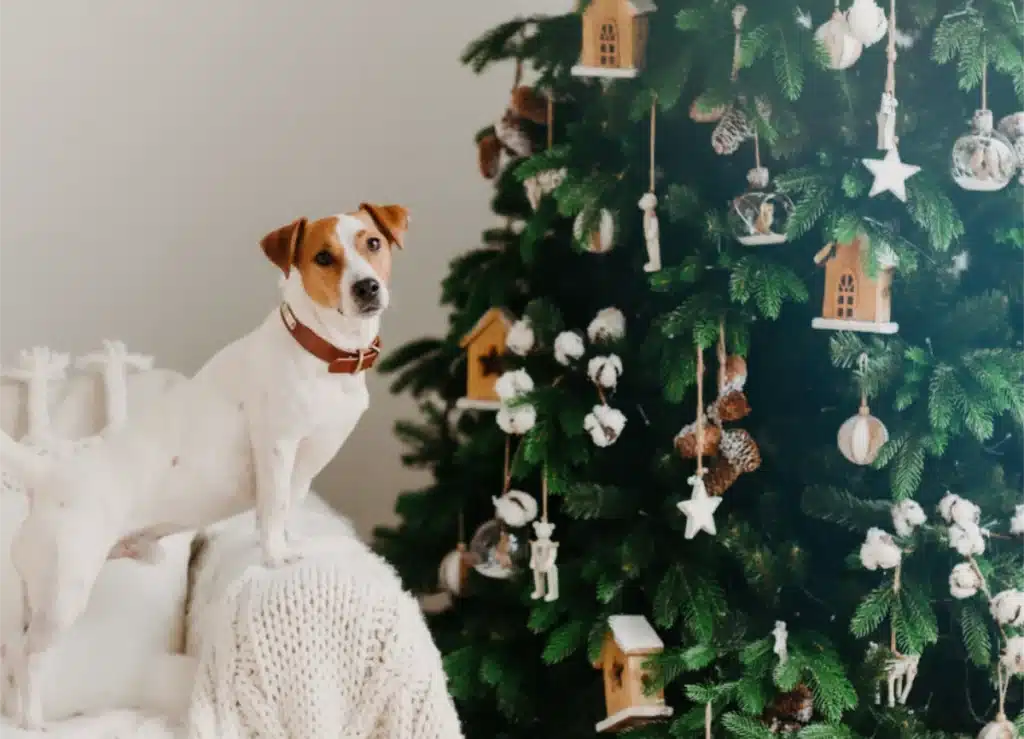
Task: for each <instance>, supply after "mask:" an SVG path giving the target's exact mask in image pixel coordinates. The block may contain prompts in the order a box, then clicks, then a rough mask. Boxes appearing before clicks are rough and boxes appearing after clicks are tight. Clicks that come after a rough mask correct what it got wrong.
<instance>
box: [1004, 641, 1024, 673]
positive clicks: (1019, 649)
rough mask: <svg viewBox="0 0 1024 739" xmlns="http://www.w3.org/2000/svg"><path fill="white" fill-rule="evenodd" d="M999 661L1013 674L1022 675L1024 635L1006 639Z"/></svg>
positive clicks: (1023, 667)
mask: <svg viewBox="0 0 1024 739" xmlns="http://www.w3.org/2000/svg"><path fill="white" fill-rule="evenodd" d="M999 663H1000V664H1001V665H1002V666H1003V668H1004V669H1006V670H1009V672H1010V673H1011V674H1013V675H1024V636H1012V637H1010V638H1009V639H1007V640H1006V647H1005V648H1004V649H1003V656H1002V657H1000V658H999Z"/></svg>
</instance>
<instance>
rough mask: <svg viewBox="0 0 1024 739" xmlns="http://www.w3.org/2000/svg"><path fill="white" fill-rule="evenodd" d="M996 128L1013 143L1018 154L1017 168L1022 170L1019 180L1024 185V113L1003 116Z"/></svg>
mask: <svg viewBox="0 0 1024 739" xmlns="http://www.w3.org/2000/svg"><path fill="white" fill-rule="evenodd" d="M996 129H997V130H998V131H999V133H1001V134H1003V136H1005V137H1006V138H1008V139H1009V140H1010V143H1011V144H1013V151H1014V153H1015V154H1016V155H1017V169H1018V171H1019V172H1020V174H1019V175H1018V176H1017V181H1018V182H1020V183H1021V184H1022V185H1024V113H1011V114H1010V115H1007V116H1003V117H1002V118H1001V119H1000V120H999V125H998V126H996Z"/></svg>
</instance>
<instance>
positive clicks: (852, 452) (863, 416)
mask: <svg viewBox="0 0 1024 739" xmlns="http://www.w3.org/2000/svg"><path fill="white" fill-rule="evenodd" d="M888 440H889V431H888V429H886V428H885V424H883V423H882V422H881V421H879V420H878V419H877V418H875V417H874V416H872V415H871V414H870V413H869V412H868V411H867V410H866V409H862V410H861V411H860V412H859V413H858V414H857V415H855V416H851V417H850V418H848V419H846V421H845V423H843V425H842V426H840V427H839V435H838V443H839V451H840V452H842V453H843V456H844V457H846V458H847V459H848V460H850V461H851V462H853V463H854V464H859V465H867V464H871V463H872V462H874V461H875V458H876V457H877V456H878V452H879V450H880V449H881V448H882V445H883V444H885V442H887V441H888Z"/></svg>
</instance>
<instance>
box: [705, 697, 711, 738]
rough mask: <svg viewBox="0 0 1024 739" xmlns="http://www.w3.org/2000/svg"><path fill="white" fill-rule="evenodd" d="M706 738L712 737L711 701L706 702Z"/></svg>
mask: <svg viewBox="0 0 1024 739" xmlns="http://www.w3.org/2000/svg"><path fill="white" fill-rule="evenodd" d="M704 739H711V703H710V702H708V703H705V704H704Z"/></svg>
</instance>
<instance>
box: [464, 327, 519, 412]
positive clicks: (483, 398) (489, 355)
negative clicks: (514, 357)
mask: <svg viewBox="0 0 1024 739" xmlns="http://www.w3.org/2000/svg"><path fill="white" fill-rule="evenodd" d="M513 323H515V319H514V318H513V316H512V315H511V314H510V313H509V312H508V311H506V310H504V309H502V308H491V309H490V310H489V311H487V312H486V313H484V314H483V315H482V316H481V317H480V320H479V321H477V322H476V325H475V326H473V328H472V329H470V331H469V333H467V334H466V335H465V336H463V337H462V341H461V342H459V346H461V347H462V348H463V349H465V350H466V356H467V368H466V397H464V398H460V399H459V401H458V402H457V403H456V405H457V406H458V407H459V408H465V409H475V410H498V409H499V408H500V407H501V398H500V397H499V396H498V393H497V391H496V390H495V388H494V385H495V383H496V382H497V381H498V378H499V377H501V374H502V368H503V360H502V358H503V356H504V355H505V354H506V344H505V342H506V339H507V337H508V332H509V329H510V328H512V324H513Z"/></svg>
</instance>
